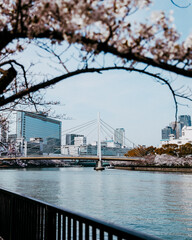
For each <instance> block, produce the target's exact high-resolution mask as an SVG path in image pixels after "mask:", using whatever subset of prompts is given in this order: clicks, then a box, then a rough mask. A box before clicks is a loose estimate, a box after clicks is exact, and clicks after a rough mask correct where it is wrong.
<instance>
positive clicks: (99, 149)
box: [94, 113, 105, 171]
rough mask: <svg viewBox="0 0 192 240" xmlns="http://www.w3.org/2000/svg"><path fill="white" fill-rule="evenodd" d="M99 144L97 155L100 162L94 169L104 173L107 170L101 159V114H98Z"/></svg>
mask: <svg viewBox="0 0 192 240" xmlns="http://www.w3.org/2000/svg"><path fill="white" fill-rule="evenodd" d="M97 125H98V142H97V155H98V161H97V166H96V167H95V168H94V170H96V171H102V170H105V168H104V167H103V166H102V159H101V139H100V113H98V123H97Z"/></svg>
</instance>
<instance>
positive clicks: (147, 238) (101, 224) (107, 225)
mask: <svg viewBox="0 0 192 240" xmlns="http://www.w3.org/2000/svg"><path fill="white" fill-rule="evenodd" d="M0 193H5V194H6V195H10V196H14V197H16V198H21V199H23V198H24V199H25V200H27V201H30V202H32V203H38V204H39V205H41V206H43V207H45V208H50V209H51V210H56V211H57V213H63V214H66V216H68V217H70V218H72V219H73V218H74V219H76V220H77V221H80V222H82V223H86V224H88V225H90V226H97V227H98V228H99V229H102V230H103V231H107V232H109V231H112V232H113V233H114V234H119V233H121V234H122V235H123V236H128V235H129V236H133V237H135V238H130V239H143V240H160V238H158V237H155V236H151V235H148V234H146V233H141V232H138V231H135V230H132V229H129V228H125V227H122V226H118V225H116V224H114V223H111V222H106V221H103V220H100V219H97V218H93V217H90V216H87V215H85V214H82V213H78V212H74V211H72V210H68V209H65V208H63V207H58V206H55V205H53V204H50V203H47V202H44V201H42V200H38V199H35V198H33V197H29V196H26V195H23V194H19V193H15V192H13V191H9V190H6V189H4V188H0ZM0 207H1V206H0ZM0 235H1V232H0ZM2 237H3V236H2ZM123 239H127V238H123Z"/></svg>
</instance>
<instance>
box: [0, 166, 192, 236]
mask: <svg viewBox="0 0 192 240" xmlns="http://www.w3.org/2000/svg"><path fill="white" fill-rule="evenodd" d="M0 179H1V180H0V187H3V188H6V189H8V190H11V191H14V192H18V193H22V194H25V195H28V196H31V197H34V198H37V199H40V200H43V201H46V202H49V203H51V204H54V205H58V206H62V207H64V208H66V209H70V210H73V211H76V212H81V213H84V214H87V215H89V216H92V217H97V218H99V219H103V220H106V221H109V222H113V223H115V224H118V225H121V226H124V227H128V228H131V229H135V230H138V231H141V232H144V233H148V234H152V235H154V236H158V237H161V238H162V239H173V240H177V239H178V240H180V239H181V240H189V239H192V174H187V173H164V172H147V171H146V172H144V171H143V172H142V171H126V170H116V169H113V170H105V171H102V172H97V171H94V170H93V169H92V168H38V169H1V170H0Z"/></svg>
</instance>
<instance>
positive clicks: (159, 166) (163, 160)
mask: <svg viewBox="0 0 192 240" xmlns="http://www.w3.org/2000/svg"><path fill="white" fill-rule="evenodd" d="M111 164H112V165H113V166H115V168H119V169H128V170H143V171H174V172H177V171H181V172H192V156H186V157H180V158H179V157H174V156H170V155H166V154H162V155H150V156H146V157H144V158H143V159H141V160H138V161H131V162H125V161H122V162H117V161H113V162H112V163H111Z"/></svg>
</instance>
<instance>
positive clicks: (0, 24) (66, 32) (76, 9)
mask: <svg viewBox="0 0 192 240" xmlns="http://www.w3.org/2000/svg"><path fill="white" fill-rule="evenodd" d="M151 3H152V0H105V1H103V0H52V1H49V0H0V32H3V31H10V32H12V33H13V34H14V33H15V38H19V37H20V36H21V37H26V38H36V37H39V36H43V37H46V38H53V39H56V40H58V41H61V40H66V41H68V42H69V44H73V43H76V42H78V43H80V44H82V46H83V48H82V49H83V50H85V51H87V52H93V53H95V54H98V53H100V51H105V49H103V48H101V49H100V48H99V47H98V44H100V43H105V44H106V46H107V47H108V49H109V47H112V48H113V49H114V50H115V51H116V52H117V53H119V56H122V53H123V56H125V54H127V55H129V54H130V55H132V56H137V59H139V57H145V58H150V59H152V60H153V61H156V62H163V63H168V64H172V65H176V64H177V63H179V64H181V63H182V64H183V68H184V69H186V70H191V64H192V35H190V36H189V37H188V38H186V40H185V41H183V42H182V41H181V40H180V35H179V33H178V32H177V30H176V29H175V26H174V24H173V16H172V13H170V16H166V14H165V13H164V12H163V11H159V12H152V14H151V16H150V17H148V19H145V20H143V19H141V21H139V19H140V18H141V17H140V16H142V13H143V11H144V10H145V9H146V8H148V7H149V6H150V4H151ZM134 15H136V18H135V17H134ZM138 16H139V17H138ZM137 18H138V20H137ZM16 33H17V34H16ZM18 33H19V34H18ZM13 38H14V36H13ZM107 51H108V50H107V49H106V52H107ZM117 55H118V54H117Z"/></svg>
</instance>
